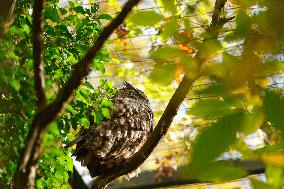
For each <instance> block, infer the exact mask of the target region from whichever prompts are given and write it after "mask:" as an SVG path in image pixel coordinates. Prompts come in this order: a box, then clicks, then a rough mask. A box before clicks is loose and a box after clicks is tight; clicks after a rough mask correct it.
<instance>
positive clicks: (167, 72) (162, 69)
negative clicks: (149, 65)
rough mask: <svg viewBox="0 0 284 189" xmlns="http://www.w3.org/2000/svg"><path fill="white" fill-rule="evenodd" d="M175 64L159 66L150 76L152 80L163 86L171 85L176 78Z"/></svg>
mask: <svg viewBox="0 0 284 189" xmlns="http://www.w3.org/2000/svg"><path fill="white" fill-rule="evenodd" d="M175 73H176V65H175V64H157V65H156V66H155V68H154V70H153V71H152V72H151V74H150V79H151V80H152V81H153V82H155V83H158V84H161V85H169V84H170V83H171V82H172V81H173V80H174V77H175Z"/></svg>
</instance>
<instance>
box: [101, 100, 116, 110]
mask: <svg viewBox="0 0 284 189" xmlns="http://www.w3.org/2000/svg"><path fill="white" fill-rule="evenodd" d="M101 105H102V106H104V107H109V108H113V107H114V105H113V103H112V102H111V101H110V100H108V99H107V98H103V100H102V102H101Z"/></svg>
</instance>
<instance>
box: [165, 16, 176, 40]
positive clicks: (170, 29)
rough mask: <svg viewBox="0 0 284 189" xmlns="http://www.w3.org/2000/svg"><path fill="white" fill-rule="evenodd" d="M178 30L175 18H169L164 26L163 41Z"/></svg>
mask: <svg viewBox="0 0 284 189" xmlns="http://www.w3.org/2000/svg"><path fill="white" fill-rule="evenodd" d="M177 30H178V20H177V18H176V17H172V18H170V20H167V21H166V23H165V25H164V30H163V33H162V37H163V40H164V41H166V40H167V39H168V38H169V37H171V36H172V35H174V34H175V33H176V32H177Z"/></svg>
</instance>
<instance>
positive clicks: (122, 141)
mask: <svg viewBox="0 0 284 189" xmlns="http://www.w3.org/2000/svg"><path fill="white" fill-rule="evenodd" d="M125 85H126V87H125V88H122V89H119V90H118V91H117V93H116V95H115V96H114V97H113V98H112V99H111V100H112V102H113V104H114V109H113V110H112V112H111V119H109V120H103V121H102V122H101V123H100V124H98V125H92V126H91V127H90V128H89V129H83V130H82V131H81V132H80V133H79V135H78V137H77V139H76V140H74V141H73V142H72V143H73V144H74V143H76V144H77V146H76V150H75V151H74V153H73V154H72V155H73V156H76V159H77V160H79V161H80V162H81V163H82V164H83V165H85V166H87V167H88V169H89V171H90V174H91V176H93V177H94V176H98V175H100V174H102V173H104V172H105V171H107V170H108V169H110V168H112V167H114V166H116V165H118V164H120V163H122V162H124V161H125V160H127V159H128V158H130V157H131V156H132V155H133V154H134V153H135V152H137V151H138V150H139V149H140V148H141V146H142V145H143V144H144V142H145V141H146V140H147V138H148V136H149V134H150V133H151V132H152V129H153V112H152V110H151V109H150V106H149V100H148V99H147V97H146V95H145V94H144V93H143V92H142V91H140V90H138V89H136V88H134V87H133V86H132V85H130V84H129V83H126V84H125Z"/></svg>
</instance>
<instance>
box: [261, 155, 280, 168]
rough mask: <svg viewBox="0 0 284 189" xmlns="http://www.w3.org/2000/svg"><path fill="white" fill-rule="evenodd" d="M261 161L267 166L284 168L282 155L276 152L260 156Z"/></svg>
mask: <svg viewBox="0 0 284 189" xmlns="http://www.w3.org/2000/svg"><path fill="white" fill-rule="evenodd" d="M261 159H262V160H263V162H264V163H266V164H268V165H272V166H275V167H282V168H284V153H280V152H278V153H267V154H262V156H261Z"/></svg>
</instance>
